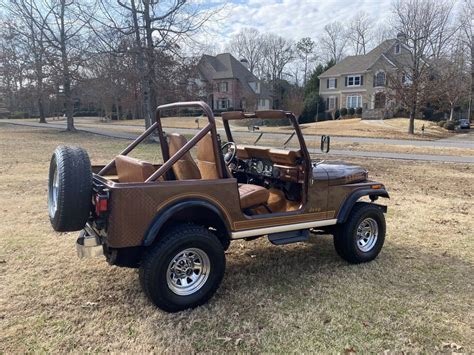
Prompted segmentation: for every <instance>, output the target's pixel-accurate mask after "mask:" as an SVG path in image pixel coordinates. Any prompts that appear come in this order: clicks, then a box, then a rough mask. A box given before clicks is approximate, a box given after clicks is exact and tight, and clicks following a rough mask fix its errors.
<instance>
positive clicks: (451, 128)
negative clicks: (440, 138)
mask: <svg viewBox="0 0 474 355" xmlns="http://www.w3.org/2000/svg"><path fill="white" fill-rule="evenodd" d="M454 127H455V124H454V122H453V121H447V122H446V123H445V124H444V128H446V129H447V130H448V131H454Z"/></svg>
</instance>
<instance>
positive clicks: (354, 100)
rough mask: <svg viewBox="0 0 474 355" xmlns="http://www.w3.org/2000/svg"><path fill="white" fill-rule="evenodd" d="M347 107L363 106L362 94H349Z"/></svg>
mask: <svg viewBox="0 0 474 355" xmlns="http://www.w3.org/2000/svg"><path fill="white" fill-rule="evenodd" d="M346 107H347V108H357V107H362V96H360V95H351V96H347V98H346Z"/></svg>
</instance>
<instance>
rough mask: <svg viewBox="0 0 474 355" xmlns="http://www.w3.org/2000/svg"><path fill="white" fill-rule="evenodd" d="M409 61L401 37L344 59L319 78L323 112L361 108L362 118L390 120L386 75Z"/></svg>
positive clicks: (406, 79) (404, 65)
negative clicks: (324, 108)
mask: <svg viewBox="0 0 474 355" xmlns="http://www.w3.org/2000/svg"><path fill="white" fill-rule="evenodd" d="M410 61H411V54H410V51H409V48H408V47H407V46H406V45H404V36H403V34H399V35H398V36H397V38H396V39H389V40H386V41H384V42H382V43H381V44H380V45H378V46H377V47H375V48H374V49H372V50H371V51H370V52H369V53H367V54H365V55H355V56H349V57H346V58H344V59H343V60H342V61H340V62H339V63H337V64H336V65H334V66H333V67H331V68H329V69H328V70H327V71H325V72H324V73H322V74H321V75H320V76H319V79H320V88H319V94H320V96H321V98H322V99H323V100H324V102H325V104H326V106H325V107H326V111H327V112H333V111H335V110H339V109H341V108H343V107H345V108H348V109H349V108H354V109H356V108H358V107H361V108H362V117H363V118H383V117H390V116H391V115H392V114H393V112H392V111H393V109H394V108H395V107H396V102H393V101H390V100H388V98H387V90H388V88H387V75H392V74H393V73H396V72H397V71H399V70H400V69H401V68H406V67H407V65H408V64H409V63H410ZM402 80H404V82H405V81H406V82H408V81H409V79H408V78H403V79H402Z"/></svg>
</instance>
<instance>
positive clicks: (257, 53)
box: [228, 28, 263, 74]
mask: <svg viewBox="0 0 474 355" xmlns="http://www.w3.org/2000/svg"><path fill="white" fill-rule="evenodd" d="M228 48H229V51H230V52H231V53H233V54H234V55H235V56H236V57H237V58H238V59H239V60H240V59H246V60H247V62H248V65H249V70H250V72H251V73H252V74H255V72H256V70H257V69H258V68H259V67H261V66H262V59H263V56H262V54H263V53H262V52H263V51H262V36H261V34H260V32H259V31H258V30H257V29H256V28H243V29H242V30H240V32H239V33H237V34H236V35H233V36H232V37H231V39H230V42H229V45H228Z"/></svg>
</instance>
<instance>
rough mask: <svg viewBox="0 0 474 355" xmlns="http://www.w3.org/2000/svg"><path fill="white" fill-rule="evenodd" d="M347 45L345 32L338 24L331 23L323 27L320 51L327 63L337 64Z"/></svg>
mask: <svg viewBox="0 0 474 355" xmlns="http://www.w3.org/2000/svg"><path fill="white" fill-rule="evenodd" d="M346 45H347V30H346V28H345V27H344V26H343V25H342V24H341V23H340V22H337V21H336V22H332V23H330V24H328V25H326V26H324V33H323V35H322V36H321V49H322V50H323V51H324V56H323V57H325V58H326V60H327V61H330V60H334V61H336V63H337V62H339V61H340V60H341V59H342V58H343V56H344V50H345V48H346Z"/></svg>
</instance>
